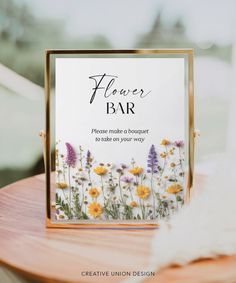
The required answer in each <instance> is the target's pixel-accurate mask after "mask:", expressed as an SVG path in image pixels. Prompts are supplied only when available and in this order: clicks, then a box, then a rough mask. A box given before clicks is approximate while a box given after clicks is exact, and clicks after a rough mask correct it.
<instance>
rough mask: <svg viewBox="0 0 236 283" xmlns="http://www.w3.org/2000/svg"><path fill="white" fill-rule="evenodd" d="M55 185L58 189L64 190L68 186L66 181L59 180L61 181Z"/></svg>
mask: <svg viewBox="0 0 236 283" xmlns="http://www.w3.org/2000/svg"><path fill="white" fill-rule="evenodd" d="M56 187H57V188H58V189H62V190H64V189H66V188H67V187H68V186H67V184H66V183H63V182H61V183H56Z"/></svg>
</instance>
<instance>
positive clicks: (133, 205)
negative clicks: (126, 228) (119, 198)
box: [129, 201, 138, 207]
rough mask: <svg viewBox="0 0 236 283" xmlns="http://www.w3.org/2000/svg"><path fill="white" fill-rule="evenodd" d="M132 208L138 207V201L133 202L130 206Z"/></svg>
mask: <svg viewBox="0 0 236 283" xmlns="http://www.w3.org/2000/svg"><path fill="white" fill-rule="evenodd" d="M129 205H130V206H131V207H137V206H138V204H137V202H136V201H131V202H130V204H129Z"/></svg>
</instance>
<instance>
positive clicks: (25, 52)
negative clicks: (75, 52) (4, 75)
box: [0, 0, 111, 86]
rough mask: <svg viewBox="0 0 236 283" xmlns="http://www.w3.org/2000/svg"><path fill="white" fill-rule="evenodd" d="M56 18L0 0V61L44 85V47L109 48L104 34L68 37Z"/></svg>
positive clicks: (7, 0) (24, 6) (10, 1)
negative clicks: (43, 16) (40, 16)
mask: <svg viewBox="0 0 236 283" xmlns="http://www.w3.org/2000/svg"><path fill="white" fill-rule="evenodd" d="M63 26H64V24H63V22H62V21H59V20H49V19H39V18H35V17H34V15H33V14H32V13H31V11H30V10H29V8H28V7H27V6H26V5H24V4H16V3H15V2H14V1H13V0H1V1H0V43H1V52H0V62H1V63H3V64H4V65H6V66H7V67H9V68H11V69H12V70H14V71H16V72H17V73H19V74H21V75H22V76H24V77H26V78H28V79H29V80H31V81H33V82H35V83H37V84H39V85H41V86H43V80H44V78H43V76H44V72H43V68H44V57H43V56H44V50H45V49H50V48H55V49H63V48H65V49H73V48H77V49H89V48H94V47H95V46H96V48H97V49H102V48H104V49H105V48H111V45H110V43H109V42H108V40H107V39H106V38H104V37H103V36H99V35H98V36H95V37H92V38H88V39H81V38H70V37H69V36H68V35H67V34H66V32H65V31H64V28H63Z"/></svg>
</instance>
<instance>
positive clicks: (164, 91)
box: [45, 50, 193, 227]
mask: <svg viewBox="0 0 236 283" xmlns="http://www.w3.org/2000/svg"><path fill="white" fill-rule="evenodd" d="M192 60H193V53H192V50H120V51H119V50H115V51H114V50H110V51H107V50H104V51H102V50H99V51H91V50H87V51H86V50H81V51H79V50H74V51H73V50H69V51H63V50H61V51H60V50H58V51H57V50H50V51H47V52H46V68H45V70H46V71H45V79H46V80H45V82H46V177H47V225H48V226H50V227H53V226H64V225H65V226H67V227H70V226H71V227H81V225H86V224H88V225H90V226H94V227H98V226H99V225H100V226H107V225H108V226H111V225H112V226H116V225H117V227H119V225H128V226H130V227H133V225H135V226H136V225H138V226H140V227H143V226H146V227H152V225H156V224H158V221H159V220H160V219H167V220H168V218H169V217H171V215H173V214H174V213H175V212H176V211H177V210H179V209H181V207H182V206H183V205H184V203H185V201H186V200H188V198H189V193H190V189H191V186H192V174H193V78H192V75H193V72H192V67H193V66H192ZM54 170H55V172H53V171H54ZM79 224H81V225H79Z"/></svg>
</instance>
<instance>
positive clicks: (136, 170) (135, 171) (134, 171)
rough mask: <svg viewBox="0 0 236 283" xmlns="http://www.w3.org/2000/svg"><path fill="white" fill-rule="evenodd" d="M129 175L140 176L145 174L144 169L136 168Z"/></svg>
mask: <svg viewBox="0 0 236 283" xmlns="http://www.w3.org/2000/svg"><path fill="white" fill-rule="evenodd" d="M129 173H131V174H133V175H134V176H139V175H140V174H142V173H143V168H141V167H134V168H132V169H130V170H129Z"/></svg>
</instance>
